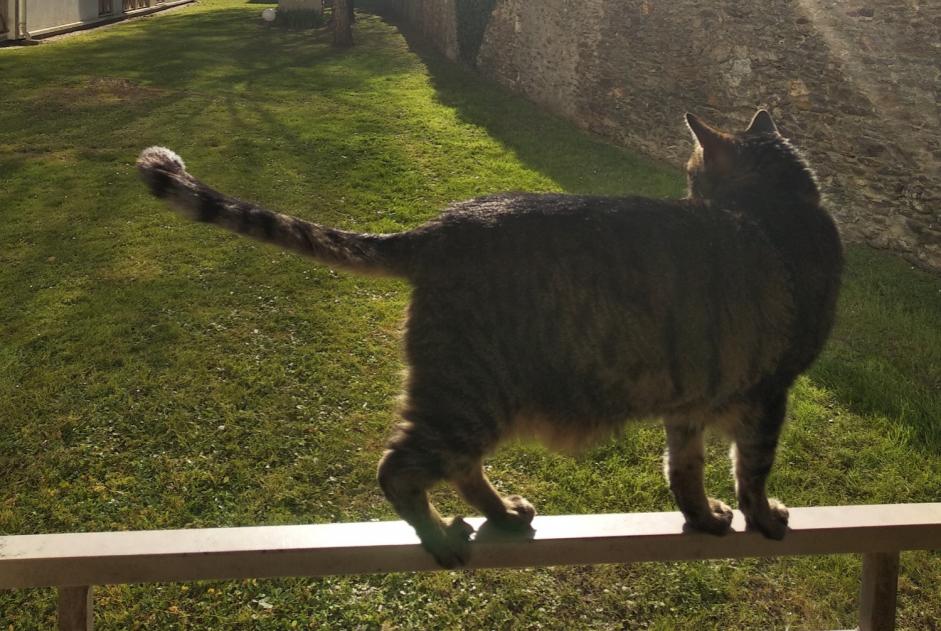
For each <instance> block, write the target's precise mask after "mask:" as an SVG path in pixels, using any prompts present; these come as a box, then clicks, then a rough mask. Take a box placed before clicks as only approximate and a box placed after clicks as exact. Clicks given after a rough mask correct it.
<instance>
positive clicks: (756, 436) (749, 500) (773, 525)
mask: <svg viewBox="0 0 941 631" xmlns="http://www.w3.org/2000/svg"><path fill="white" fill-rule="evenodd" d="M786 406H787V391H784V392H780V393H776V394H774V395H773V396H770V397H768V398H766V399H764V400H762V401H759V402H756V403H754V404H753V405H750V406H748V407H747V408H746V409H745V411H744V413H743V414H742V417H741V419H740V420H739V422H738V423H736V424H735V425H734V427H733V430H732V438H733V440H734V443H733V444H732V449H731V451H730V453H729V455H730V457H731V458H732V470H733V473H734V475H735V494H736V495H737V496H738V507H739V509H741V511H742V512H743V513H744V514H745V523H746V525H747V528H748V529H750V530H751V529H754V530H758V531H759V532H761V533H762V534H763V535H764V536H766V537H768V538H770V539H782V538H784V533H785V532H787V521H788V511H787V507H786V506H784V504H782V503H781V502H779V501H778V500H776V499H774V498H769V497H768V496H767V494H766V491H765V482H766V481H767V479H768V474H769V473H770V472H771V466H772V465H773V464H774V454H775V451H776V449H777V446H778V436H779V434H780V433H781V425H782V424H783V423H784V414H785V409H786Z"/></svg>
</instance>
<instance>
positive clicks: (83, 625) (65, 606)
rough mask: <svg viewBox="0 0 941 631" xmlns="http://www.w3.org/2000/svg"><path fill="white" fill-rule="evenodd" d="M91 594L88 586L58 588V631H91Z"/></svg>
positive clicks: (93, 614) (93, 620)
mask: <svg viewBox="0 0 941 631" xmlns="http://www.w3.org/2000/svg"><path fill="white" fill-rule="evenodd" d="M93 594H94V588H93V587H91V586H90V585H82V586H77V587H60V588H59V631H93V629H94V628H95V607H94V603H93V600H92V598H93Z"/></svg>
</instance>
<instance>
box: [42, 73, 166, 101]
mask: <svg viewBox="0 0 941 631" xmlns="http://www.w3.org/2000/svg"><path fill="white" fill-rule="evenodd" d="M166 94H168V91H167V90H162V89H159V88H154V87H150V86H145V85H141V84H139V83H136V82H134V81H131V80H130V79H125V78H122V77H94V78H92V79H89V80H87V81H84V82H82V83H80V84H78V85H71V86H63V87H57V88H51V89H49V90H45V91H44V92H43V93H41V94H39V95H37V97H36V99H37V100H39V101H42V102H44V103H46V104H55V105H57V106H59V107H63V108H66V109H84V108H87V107H91V106H100V105H108V104H116V103H136V102H141V101H148V100H151V99H156V98H160V97H162V96H165V95H166Z"/></svg>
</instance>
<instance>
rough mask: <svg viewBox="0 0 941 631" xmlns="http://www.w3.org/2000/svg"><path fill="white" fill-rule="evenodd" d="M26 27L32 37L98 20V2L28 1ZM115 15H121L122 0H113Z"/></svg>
mask: <svg viewBox="0 0 941 631" xmlns="http://www.w3.org/2000/svg"><path fill="white" fill-rule="evenodd" d="M26 3H27V4H26V26H27V29H28V30H29V33H30V34H31V35H37V34H41V33H42V32H44V31H47V30H49V29H54V28H57V27H60V26H65V25H68V24H76V23H82V22H93V21H95V20H97V19H98V0H26ZM112 8H113V9H114V15H120V13H121V0H112Z"/></svg>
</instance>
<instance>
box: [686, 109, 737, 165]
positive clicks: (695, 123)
mask: <svg viewBox="0 0 941 631" xmlns="http://www.w3.org/2000/svg"><path fill="white" fill-rule="evenodd" d="M686 124H687V125H688V126H689V130H690V131H691V132H693V136H694V137H695V138H696V142H698V143H699V146H700V147H702V149H703V154H704V155H707V156H708V155H710V154H711V155H718V154H720V153H722V152H723V151H724V150H725V149H726V148H727V147H728V146H729V140H730V139H729V137H728V135H726V134H724V133H722V132H721V131H719V130H718V129H713V128H712V127H710V126H709V125H707V124H706V123H704V122H702V121H701V120H699V118H697V117H696V116H694V115H693V114H690V113H689V112H687V113H686Z"/></svg>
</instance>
